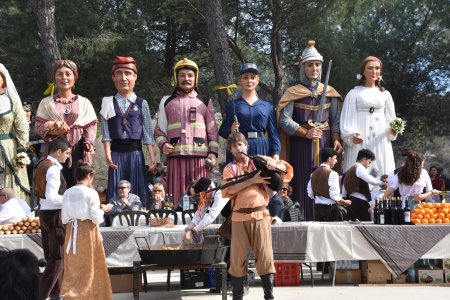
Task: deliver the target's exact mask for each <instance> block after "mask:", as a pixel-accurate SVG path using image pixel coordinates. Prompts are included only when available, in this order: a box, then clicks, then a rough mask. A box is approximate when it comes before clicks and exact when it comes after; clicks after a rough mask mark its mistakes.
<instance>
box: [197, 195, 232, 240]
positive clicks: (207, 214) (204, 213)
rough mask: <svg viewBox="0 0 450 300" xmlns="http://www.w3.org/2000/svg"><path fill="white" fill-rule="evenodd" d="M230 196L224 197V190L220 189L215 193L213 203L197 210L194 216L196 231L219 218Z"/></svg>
mask: <svg viewBox="0 0 450 300" xmlns="http://www.w3.org/2000/svg"><path fill="white" fill-rule="evenodd" d="M228 200H230V199H229V198H222V191H221V190H218V191H216V193H215V194H214V202H213V205H212V206H210V207H209V210H208V208H207V207H203V208H202V209H201V210H200V211H196V212H195V214H194V217H193V218H192V221H191V222H192V223H193V224H195V227H194V231H197V232H198V231H200V230H202V229H203V228H205V227H206V226H208V225H209V224H211V223H212V222H214V220H215V219H216V218H217V216H219V214H220V212H221V211H222V209H223V208H224V206H225V205H226V204H227V202H228Z"/></svg>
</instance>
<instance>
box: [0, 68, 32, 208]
mask: <svg viewBox="0 0 450 300" xmlns="http://www.w3.org/2000/svg"><path fill="white" fill-rule="evenodd" d="M0 75H1V76H0V188H4V187H9V188H12V189H14V191H15V193H16V197H17V198H20V199H23V200H26V201H27V202H28V201H29V199H30V187H29V183H28V177H27V169H26V167H20V166H18V165H17V164H16V162H15V158H16V155H17V153H19V152H25V151H26V149H27V147H28V121H27V118H26V116H25V111H24V110H23V108H22V103H21V101H20V98H19V95H18V94H17V91H16V88H15V87H14V84H13V82H12V80H11V77H10V76H9V73H8V70H7V69H6V68H5V66H4V65H3V64H0Z"/></svg>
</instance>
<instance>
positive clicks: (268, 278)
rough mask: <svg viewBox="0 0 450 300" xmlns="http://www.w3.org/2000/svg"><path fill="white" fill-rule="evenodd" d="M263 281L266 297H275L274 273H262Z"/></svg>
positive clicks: (267, 298)
mask: <svg viewBox="0 0 450 300" xmlns="http://www.w3.org/2000/svg"><path fill="white" fill-rule="evenodd" d="M261 283H262V286H263V290H264V299H266V300H269V299H274V297H273V274H271V273H269V274H265V275H261Z"/></svg>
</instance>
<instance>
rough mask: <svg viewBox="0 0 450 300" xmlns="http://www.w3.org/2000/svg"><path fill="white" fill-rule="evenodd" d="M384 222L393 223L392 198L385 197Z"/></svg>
mask: <svg viewBox="0 0 450 300" xmlns="http://www.w3.org/2000/svg"><path fill="white" fill-rule="evenodd" d="M383 207H384V208H383V211H384V224H392V219H391V200H389V199H385V200H384V203H383Z"/></svg>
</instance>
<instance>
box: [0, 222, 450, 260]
mask: <svg viewBox="0 0 450 300" xmlns="http://www.w3.org/2000/svg"><path fill="white" fill-rule="evenodd" d="M185 226H186V225H178V226H175V227H173V228H160V227H130V229H132V230H133V234H132V235H130V237H129V238H128V239H127V240H126V241H125V242H123V243H122V244H121V245H120V246H119V247H118V248H117V249H116V250H115V251H114V252H113V253H111V254H110V255H109V256H108V258H107V264H108V266H110V267H114V266H132V263H133V261H135V260H140V258H139V253H138V251H137V247H136V240H135V238H136V237H147V238H148V237H149V236H150V238H149V239H148V240H149V241H150V243H151V245H158V244H162V235H161V234H159V232H163V233H164V238H165V240H166V243H167V244H179V243H180V242H181V240H182V236H183V231H184V228H185ZM218 226H219V225H210V227H211V228H218ZM436 226H438V225H436ZM305 227H306V230H307V242H306V250H304V251H305V252H306V257H305V259H304V260H305V261H306V262H319V261H337V260H371V259H377V260H378V259H380V257H379V255H378V254H377V252H376V251H375V250H374V249H373V247H372V246H371V245H370V244H369V243H368V242H367V241H366V239H365V238H364V237H363V236H362V235H361V233H360V232H359V231H358V230H357V229H356V228H354V227H353V226H351V225H350V224H348V223H318V222H302V223H290V224H287V223H284V224H281V225H274V226H273V227H272V232H273V233H274V232H277V233H278V234H273V236H274V237H275V236H276V237H277V241H274V252H277V251H284V252H293V253H295V252H296V251H299V252H300V251H302V250H300V247H299V245H298V244H296V243H293V242H292V241H290V240H289V239H284V240H283V242H282V243H283V244H280V239H281V237H282V236H283V235H286V236H291V235H290V234H292V233H287V232H286V231H287V230H292V231H294V234H296V233H297V231H298V232H300V231H304V230H305ZM101 230H102V231H107V230H115V229H114V228H101ZM212 231H214V230H212ZM281 232H282V233H281ZM280 233H281V234H280ZM275 242H276V245H275ZM286 245H291V246H286ZM0 246H4V247H7V248H9V249H16V248H27V249H30V250H31V251H32V252H33V253H35V254H36V255H37V256H38V257H39V258H41V257H43V251H42V249H41V248H40V247H39V246H38V245H37V244H36V243H35V242H34V241H32V240H31V239H30V238H29V237H27V235H2V236H0ZM288 247H290V248H289V249H284V250H278V249H282V248H288ZM448 249H450V235H447V236H446V237H445V238H443V239H442V240H440V241H439V242H438V243H437V244H436V245H434V246H433V247H432V248H431V249H430V250H429V251H428V252H427V253H426V254H424V255H423V256H422V258H446V257H449V253H448ZM275 256H276V253H275Z"/></svg>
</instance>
